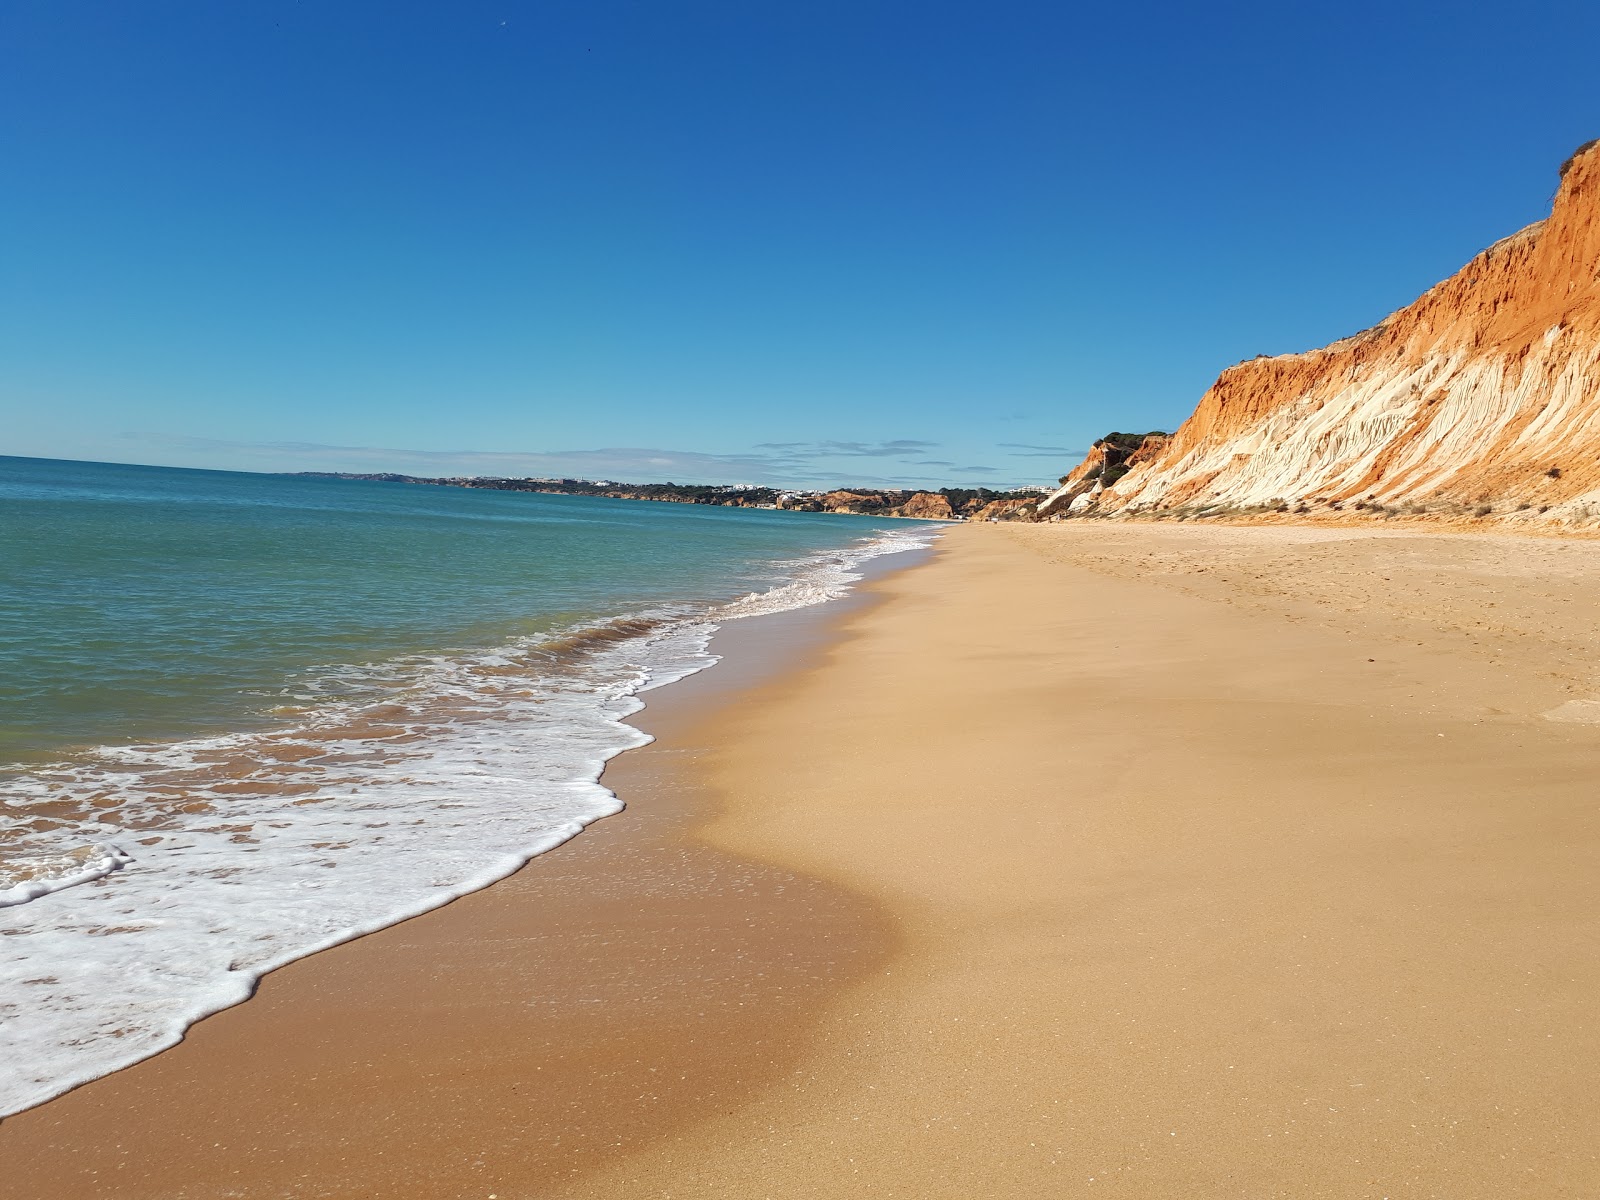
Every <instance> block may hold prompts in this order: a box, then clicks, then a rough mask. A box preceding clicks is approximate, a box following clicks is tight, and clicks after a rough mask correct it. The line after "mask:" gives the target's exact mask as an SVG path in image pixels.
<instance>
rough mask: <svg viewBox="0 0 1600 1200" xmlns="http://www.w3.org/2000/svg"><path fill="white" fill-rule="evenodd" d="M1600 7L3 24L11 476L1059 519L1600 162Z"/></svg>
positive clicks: (498, 9) (799, 10) (860, 9)
mask: <svg viewBox="0 0 1600 1200" xmlns="http://www.w3.org/2000/svg"><path fill="white" fill-rule="evenodd" d="M1596 45H1600V5H1594V4H1577V3H1560V4H1550V3H1538V2H1537V0H1535V2H1532V3H1522V4H1517V5H1510V4H1502V5H1481V4H1480V5H1474V4H1471V3H1458V4H1427V5H1424V4H1417V3H1385V4H1379V3H1368V2H1366V0H1359V2H1355V3H1342V4H1337V5H1332V4H1328V5H1319V4H1300V5H1294V4H1284V3H1281V2H1278V3H1270V4H1269V3H1234V4H1229V3H1217V4H1206V5H1178V4H1154V3H1124V4H1120V5H1095V6H1088V5H1082V6H1080V5H1075V4H1070V3H1055V4H1042V3H1005V2H989V3H984V4H975V3H964V4H953V3H940V2H937V0H931V2H921V3H881V2H874V0H851V2H850V3H833V2H829V0H821V2H813V3H804V4H778V3H764V2H760V0H727V2H722V3H700V2H695V0H684V2H681V3H678V2H673V0H640V2H637V3H626V4H624V3H613V2H610V0H585V2H582V3H578V2H571V3H568V2H564V0H542V2H526V0H493V2H490V0H464V2H460V3H430V4H422V3H406V2H403V0H383V2H381V3H380V2H373V3H353V2H352V3H332V2H308V3H292V2H286V0H271V2H268V0H238V2H230V3H226V4H217V3H212V2H206V3H199V2H195V3H162V2H159V0H142V2H141V3H139V4H126V3H121V2H118V3H103V2H95V0H89V2H86V3H77V4H72V5H66V4H61V3H57V2H50V3H41V2H33V0H4V2H3V3H0V111H3V112H4V114H5V116H4V117H3V118H0V162H3V163H4V173H5V183H4V186H3V187H0V230H3V231H4V232H3V245H4V249H3V251H0V413H3V414H4V418H5V419H4V422H3V424H0V453H11V454H24V455H39V456H45V457H65V458H90V459H108V460H116V461H125V462H148V463H161V464H170V465H180V466H206V467H224V468H241V469H249V470H296V469H322V470H400V471H408V472H412V473H420V474H454V473H473V474H477V473H483V474H519V475H520V474H575V475H581V476H585V477H591V478H593V477H605V478H619V479H638V480H644V479H667V478H670V479H676V480H680V481H689V480H704V481H713V482H743V481H763V482H775V483H793V484H804V483H824V484H825V483H836V482H842V481H859V482H878V483H901V484H918V485H926V484H933V485H939V484H952V485H963V484H977V483H983V484H989V485H1009V484H1017V483H1029V482H1045V481H1049V480H1053V479H1054V478H1055V477H1056V476H1057V475H1060V474H1061V473H1063V472H1064V471H1066V470H1067V469H1068V468H1069V467H1070V466H1071V465H1072V464H1073V462H1074V461H1075V457H1076V455H1077V453H1078V452H1079V451H1081V450H1082V448H1083V447H1084V446H1085V445H1087V444H1088V442H1089V441H1090V440H1092V439H1093V438H1094V437H1096V436H1098V435H1100V434H1102V433H1105V432H1107V431H1108V430H1111V429H1125V430H1126V429H1141V430H1142V429H1146V428H1156V427H1162V428H1171V427H1173V426H1174V425H1176V424H1177V423H1178V422H1179V421H1181V420H1182V419H1183V417H1184V416H1186V415H1187V414H1188V412H1189V411H1190V409H1191V408H1192V407H1193V404H1194V402H1195V400H1196V399H1197V398H1198V397H1199V395H1200V393H1201V392H1202V391H1204V389H1205V388H1206V387H1207V386H1208V385H1209V383H1210V382H1211V380H1212V379H1213V378H1215V376H1216V374H1217V372H1218V371H1219V370H1221V369H1222V368H1223V367H1225V366H1227V365H1228V364H1230V363H1233V362H1236V361H1238V360H1240V359H1243V358H1248V357H1250V356H1252V355H1255V354H1258V353H1278V352H1284V351H1292V350H1301V349H1306V348H1309V347H1311V346H1315V345H1320V344H1322V343H1324V342H1327V341H1330V340H1332V339H1334V338H1336V337H1339V336H1342V335H1344V334H1348V333H1351V332H1353V331H1355V330H1357V329H1360V328H1363V327H1365V326H1367V325H1370V324H1372V323H1373V322H1374V321H1376V320H1378V319H1379V318H1381V317H1382V316H1383V315H1384V314H1385V313H1387V312H1389V311H1391V310H1392V309H1394V308H1396V307H1398V306H1400V305H1402V304H1404V303H1406V302H1408V301H1409V300H1410V299H1412V298H1413V297H1414V296H1415V295H1417V294H1418V293H1419V292H1421V291H1422V290H1423V289H1425V288H1426V287H1428V286H1429V285H1430V284H1432V283H1434V282H1435V281H1437V280H1438V279H1440V278H1442V277H1444V276H1445V275H1447V274H1449V273H1451V272H1452V271H1454V270H1455V269H1456V268H1457V267H1459V266H1460V265H1461V264H1462V263H1463V262H1464V261H1465V260H1466V259H1467V258H1469V257H1470V256H1471V255H1472V254H1474V253H1475V252H1476V251H1478V250H1479V249H1481V248H1482V247H1483V246H1485V245H1487V244H1489V243H1490V242H1492V241H1494V240H1496V239H1497V238H1499V237H1501V236H1503V235H1505V234H1508V233H1510V232H1512V231H1513V230H1515V229H1517V228H1519V227H1520V226H1522V225H1524V224H1526V223H1528V222H1529V221H1533V220H1536V219H1538V218H1539V217H1540V216H1542V215H1543V214H1544V213H1545V211H1546V210H1547V208H1548V204H1549V198H1550V194H1551V192H1552V191H1553V190H1554V187H1555V182H1556V168H1557V165H1558V164H1559V163H1560V162H1561V160H1562V159H1563V158H1564V157H1565V156H1566V155H1567V154H1568V153H1569V152H1570V151H1571V150H1572V149H1573V148H1575V147H1576V146H1577V145H1578V144H1579V143H1581V142H1583V141H1586V140H1587V139H1589V138H1592V137H1595V136H1597V135H1600V84H1597V83H1596V74H1595V70H1594V48H1595V46H1596Z"/></svg>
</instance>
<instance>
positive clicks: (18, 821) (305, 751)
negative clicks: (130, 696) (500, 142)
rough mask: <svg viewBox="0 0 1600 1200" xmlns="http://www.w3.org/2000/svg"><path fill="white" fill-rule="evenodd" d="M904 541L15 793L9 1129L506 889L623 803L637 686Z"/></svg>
mask: <svg viewBox="0 0 1600 1200" xmlns="http://www.w3.org/2000/svg"><path fill="white" fill-rule="evenodd" d="M936 532H937V530H936V528H930V527H919V528H916V529H910V530H906V531H898V530H897V531H894V532H891V533H888V534H883V535H880V536H876V537H873V538H871V539H868V540H866V541H864V542H862V543H860V544H857V545H855V546H852V547H849V548H847V549H846V550H843V551H839V552H834V553H829V554H821V555H815V556H812V557H810V558H808V559H805V560H801V561H799V562H796V563H790V564H787V572H788V574H789V576H790V577H789V580H788V581H787V582H785V583H783V584H782V585H780V586H777V587H774V588H772V589H770V590H768V591H766V592H761V593H752V594H750V595H748V596H745V597H742V598H740V599H738V600H734V601H732V602H730V603H725V604H718V605H709V604H707V605H698V606H696V605H676V606H664V607H661V608H658V609H655V610H652V611H647V612H636V613H630V614H626V615H623V616H620V617H616V618H613V619H609V620H604V621H596V622H590V623H585V624H581V625H576V626H572V627H569V628H566V629H563V630H558V631H555V632H551V633H546V634H540V635H536V636H532V637H526V638H522V639H518V640H517V641H515V642H513V643H510V644H507V645H503V646H500V647H497V648H495V649H492V650H489V651H481V652H474V653H467V654H440V655H423V656H414V657H410V658H405V659H398V660H393V661H390V662H385V663H381V664H376V665H370V666H359V667H344V668H340V669H338V670H333V671H326V672H322V673H321V674H319V675H317V676H315V677H314V678H309V679H303V680H298V681H295V683H294V685H293V687H292V689H291V692H290V694H289V695H288V696H286V697H285V698H284V699H285V700H286V701H288V702H287V703H285V704H283V705H281V706H280V708H279V717H280V720H279V722H278V723H277V724H276V725H275V726H274V727H272V728H268V729H257V730H251V731H245V732H238V733H233V734H228V735H225V736H216V737H207V738H196V739H190V740H187V741H181V742H171V743H163V744H152V745H138V746H124V747H101V748H98V749H96V750H94V751H91V752H86V753H84V754H82V755H79V756H77V757H76V758H74V759H73V760H72V761H70V762H64V763H59V764H55V765H54V766H51V767H48V768H44V769H37V768H35V769H30V770H29V771H27V772H26V773H25V774H17V775H15V776H13V777H11V778H9V779H6V780H5V781H4V784H5V787H4V794H3V799H0V832H3V834H4V839H5V840H4V841H3V842H0V845H3V846H4V847H5V848H4V850H3V851H0V904H5V905H9V906H10V907H7V908H5V909H4V913H5V917H4V923H3V924H0V935H4V936H5V937H6V948H7V953H6V954H5V955H4V956H0V1060H4V1061H5V1062H7V1063H8V1064H10V1065H12V1066H13V1068H14V1069H12V1070H10V1071H8V1072H7V1073H6V1075H5V1076H4V1077H0V1116H4V1115H9V1114H11V1113H15V1112H18V1111H21V1110H22V1109H25V1108H29V1107H32V1106H33V1105H36V1104H39V1103H42V1102H43V1101H45V1100H48V1099H50V1098H51V1097H53V1096H56V1095H59V1094H60V1093H62V1092H64V1091H67V1090H69V1089H70V1088H72V1087H75V1086H77V1085H79V1084H81V1083H84V1082H87V1081H88V1080H91V1079H94V1078H97V1077H99V1076H101V1075H104V1074H107V1073H108V1072H110V1071H113V1070H116V1069H119V1068H121V1067H124V1066H128V1065H131V1064H132V1063H134V1062H137V1061H139V1060H140V1059H143V1058H146V1057H149V1056H150V1055H152V1054H155V1053H157V1052H159V1051H161V1050H163V1049H165V1048H167V1047H168V1046H171V1045H173V1044H175V1043H176V1042H177V1041H179V1040H181V1039H182V1037H183V1034H184V1031H185V1030H186V1029H187V1028H188V1027H189V1026H190V1025H192V1024H193V1023H194V1022H195V1021H198V1020H200V1019H201V1018H203V1017H205V1016H208V1015H210V1014H211V1013H214V1012H217V1011H219V1010H221V1009H223V1008H227V1007H229V1006H231V1005H233V1004H237V1003H239V1002H240V1001H241V1000H244V999H246V998H247V997H248V996H249V995H250V994H251V993H252V992H253V990H254V988H255V985H256V982H257V981H258V980H259V979H260V977H261V976H262V975H263V974H265V973H266V972H268V971H270V970H273V969H274V968H276V967H279V966H282V965H284V964H286V963H288V962H291V961H293V960H295V959H297V958H303V957H305V956H306V955H309V954H313V953H316V952H317V951H319V950H323V949H326V948H328V947H331V946H334V945H337V944H339V943H340V942H344V941H348V940H350V939H352V938H355V937H358V936H360V935H362V934H365V933H369V932H372V931H374V930H377V929H381V928H384V927H385V926H388V925H392V924H395V923H396V922H398V921H402V920H405V919H407V918H409V917H412V916H416V915H418V914H420V913H423V912H427V911H428V910H430V909H433V908H437V907H439V906H440V905H442V904H445V903H448V902H449V901H450V900H453V899H455V898H457V897H459V896H462V895H465V894H467V893H469V892H473V891H477V890H479V889H481V888H483V887H487V886H488V885H489V884H491V883H494V882H495V881H497V880H499V879H502V878H504V877H505V876H507V875H509V874H511V873H512V872H513V871H515V870H517V869H518V868H520V867H521V866H523V865H524V864H526V863H527V862H528V860H529V859H531V858H533V857H534V856H536V855H538V854H541V853H544V852H545V851H547V850H550V849H552V848H554V847H555V846H558V845H560V844H561V843H562V842H564V841H566V840H567V839H569V838H571V837H572V836H574V835H575V834H577V833H579V832H580V831H581V830H582V829H583V828H584V826H586V825H587V824H589V823H590V822H591V821H594V820H597V819H599V818H601V817H604V816H607V815H610V814H611V813H615V812H617V811H619V810H620V809H621V807H622V805H621V802H620V801H619V800H618V799H617V797H616V796H615V795H614V794H613V793H612V792H610V791H609V790H607V789H606V788H604V787H602V786H601V785H600V784H599V782H598V780H599V777H600V773H601V771H602V770H603V768H604V766H605V764H606V762H607V760H609V759H610V758H612V757H613V756H615V755H616V754H619V753H621V752H622V751H624V750H627V749H630V748H633V747H636V746H641V745H644V744H645V743H646V742H648V741H649V738H648V736H647V735H645V734H644V733H642V732H641V731H640V730H638V729H637V728H635V727H634V726H632V725H629V724H627V723H626V719H627V718H628V717H629V716H631V715H632V714H633V713H635V712H637V711H638V710H639V709H640V708H641V707H643V703H642V701H641V700H640V699H639V698H638V697H639V696H640V694H641V693H643V692H645V691H648V690H651V689H653V688H657V687H660V686H663V685H664V684H667V683H671V682H673V681H675V680H678V679H682V678H684V677H685V676H687V675H689V674H692V673H694V672H696V671H699V670H702V669H704V668H705V667H708V666H710V665H712V664H713V663H714V662H716V661H717V660H716V656H715V655H713V654H711V653H710V652H709V650H708V644H709V642H710V638H711V636H712V634H713V633H714V632H715V630H716V628H717V627H718V625H719V624H720V623H722V622H726V621H731V620H738V619H741V618H745V617H750V616H759V615H762V614H764V613H772V612H780V611H784V610H786V609H793V608H799V607H804V606H807V605H811V604H817V603H822V602H824V601H827V600H830V599H833V598H835V597H837V596H839V595H842V594H843V593H844V592H845V591H847V590H848V589H849V587H850V586H851V584H852V583H854V582H855V581H856V580H857V579H859V578H860V573H859V568H860V567H861V565H862V564H863V563H864V562H865V561H867V560H868V559H871V558H875V557H878V556H881V555H885V554H892V553H896V552H899V551H902V550H908V549H913V548H916V547H921V546H926V545H928V544H929V542H930V541H931V539H932V537H933V536H934V535H935V533H936Z"/></svg>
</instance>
